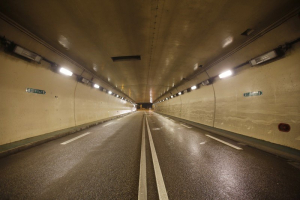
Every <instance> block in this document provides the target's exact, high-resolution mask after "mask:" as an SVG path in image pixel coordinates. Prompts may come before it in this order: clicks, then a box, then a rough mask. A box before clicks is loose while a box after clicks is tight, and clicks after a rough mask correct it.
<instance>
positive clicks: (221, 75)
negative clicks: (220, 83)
mask: <svg viewBox="0 0 300 200" xmlns="http://www.w3.org/2000/svg"><path fill="white" fill-rule="evenodd" d="M231 75H232V71H231V70H227V71H225V72H223V73H221V74H220V75H219V77H220V78H226V77H228V76H231Z"/></svg>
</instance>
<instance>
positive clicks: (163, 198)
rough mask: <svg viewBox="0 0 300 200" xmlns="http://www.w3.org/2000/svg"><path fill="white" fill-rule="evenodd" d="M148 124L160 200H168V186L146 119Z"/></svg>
mask: <svg viewBox="0 0 300 200" xmlns="http://www.w3.org/2000/svg"><path fill="white" fill-rule="evenodd" d="M146 124H147V130H148V137H149V143H150V150H151V155H152V161H153V167H154V174H155V179H156V185H157V191H158V196H159V199H160V200H168V199H169V198H168V193H167V190H166V186H165V183H164V179H163V176H162V173H161V169H160V166H159V162H158V158H157V154H156V150H155V146H154V142H153V139H152V135H151V131H150V128H149V124H148V119H147V117H146Z"/></svg>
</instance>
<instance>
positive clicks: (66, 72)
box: [59, 67, 73, 76]
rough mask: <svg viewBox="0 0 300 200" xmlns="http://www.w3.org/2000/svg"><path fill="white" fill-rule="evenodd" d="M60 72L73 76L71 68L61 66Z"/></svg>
mask: <svg viewBox="0 0 300 200" xmlns="http://www.w3.org/2000/svg"><path fill="white" fill-rule="evenodd" d="M59 72H60V73H62V74H64V75H66V76H72V75H73V72H71V71H70V70H67V69H66V68H63V67H61V68H60V69H59Z"/></svg>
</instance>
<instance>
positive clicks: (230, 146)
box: [205, 134, 243, 150]
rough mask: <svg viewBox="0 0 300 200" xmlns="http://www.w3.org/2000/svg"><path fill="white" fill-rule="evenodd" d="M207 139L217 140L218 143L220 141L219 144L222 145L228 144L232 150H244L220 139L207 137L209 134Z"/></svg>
mask: <svg viewBox="0 0 300 200" xmlns="http://www.w3.org/2000/svg"><path fill="white" fill-rule="evenodd" d="M205 135H206V136H207V137H210V138H211V139H214V140H217V141H219V142H221V143H223V144H226V145H228V146H230V147H232V148H235V149H237V150H243V149H242V148H240V147H237V146H234V145H233V144H230V143H228V142H225V141H223V140H220V139H218V138H215V137H213V136H211V135H207V134H205Z"/></svg>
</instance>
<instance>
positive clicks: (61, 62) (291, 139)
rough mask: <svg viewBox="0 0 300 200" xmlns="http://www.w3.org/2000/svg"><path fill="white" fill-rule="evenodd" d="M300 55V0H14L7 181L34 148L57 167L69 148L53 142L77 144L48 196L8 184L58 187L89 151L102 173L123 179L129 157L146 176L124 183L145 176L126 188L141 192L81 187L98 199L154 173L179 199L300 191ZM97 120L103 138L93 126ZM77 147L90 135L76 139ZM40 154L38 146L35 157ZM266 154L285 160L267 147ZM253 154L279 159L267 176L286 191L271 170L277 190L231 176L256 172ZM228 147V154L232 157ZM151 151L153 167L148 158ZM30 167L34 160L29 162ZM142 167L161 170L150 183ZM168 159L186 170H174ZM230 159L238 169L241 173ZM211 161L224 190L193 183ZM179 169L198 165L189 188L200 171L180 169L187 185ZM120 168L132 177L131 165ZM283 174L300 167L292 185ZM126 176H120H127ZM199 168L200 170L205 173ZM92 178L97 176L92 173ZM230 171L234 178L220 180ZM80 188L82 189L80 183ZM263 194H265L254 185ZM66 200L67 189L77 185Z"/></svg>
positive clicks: (4, 162) (9, 8)
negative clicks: (115, 172) (39, 190)
mask: <svg viewBox="0 0 300 200" xmlns="http://www.w3.org/2000/svg"><path fill="white" fill-rule="evenodd" d="M299 63H300V2H299V1H297V0H285V1H282V0H276V1H272V2H270V1H267V0H253V1H248V2H245V1H237V0H233V1H226V0H224V1H205V0H200V1H193V0H187V1H178V2H175V1H172V0H146V1H137V0H129V1H117V0H104V1H92V0H88V1H68V0H62V1H56V0H55V1H36V0H28V1H26V2H25V1H9V0H2V1H0V65H1V66H0V93H1V94H0V95H1V96H0V111H1V115H0V169H3V173H1V172H0V179H1V178H3V180H6V181H8V183H10V184H13V183H15V182H17V180H18V179H17V178H15V177H14V176H13V175H9V176H8V175H6V174H7V173H9V170H8V169H7V167H8V166H10V165H9V163H10V162H11V163H14V164H15V168H16V169H17V166H22V164H23V163H22V162H21V161H22V157H21V155H22V154H24V156H25V157H26V158H28V160H30V159H32V162H33V163H39V162H38V160H39V159H41V160H42V159H48V162H53V163H55V164H53V165H56V162H59V161H58V160H55V161H53V160H51V158H50V157H51V156H49V154H47V153H46V151H47V150H48V151H49V152H53V153H54V154H53V155H55V156H53V157H56V159H58V157H59V155H60V154H59V153H58V152H56V151H60V152H61V153H62V152H63V149H61V150H59V149H57V148H53V149H52V147H50V144H51V145H56V143H55V142H57V144H60V146H63V147H62V148H66V152H68V153H69V155H70V157H67V158H66V157H62V158H61V159H67V160H69V161H70V163H73V164H74V165H73V164H70V165H68V166H67V164H66V166H62V165H63V164H60V165H59V166H60V169H62V172H61V173H63V171H64V170H65V174H59V173H58V172H56V171H55V169H54V168H55V167H54V168H51V169H50V171H51V170H53V174H55V176H56V178H55V177H47V178H49V180H48V179H47V184H48V183H50V182H51V181H52V179H53V180H55V181H57V177H67V178H65V179H62V180H61V182H60V181H58V183H57V184H54V183H53V184H52V182H51V184H52V185H51V187H53V188H50V189H49V188H47V187H48V186H49V185H47V184H46V183H43V184H45V185H44V186H45V188H46V189H47V191H48V190H49V191H48V192H47V193H45V194H47V195H44V196H43V195H42V193H41V194H38V195H37V196H34V193H35V192H36V191H37V190H34V191H33V190H31V189H30V188H29V189H28V191H31V194H30V195H27V194H26V195H27V196H26V195H25V193H26V192H25V193H22V192H21V193H22V195H23V194H24V195H25V196H22V195H21V193H20V192H19V191H17V190H14V189H9V190H7V192H5V190H6V189H5V188H6V187H7V185H5V184H4V183H0V196H3V197H4V199H5V198H6V199H10V198H11V199H19V198H25V199H27V198H28V199H30V198H33V199H34V198H50V197H53V198H57V196H55V195H56V194H55V191H58V190H60V189H59V188H60V187H59V186H60V185H66V184H68V180H75V179H76V178H74V177H76V176H77V175H76V173H75V172H74V171H72V172H71V171H68V170H66V169H67V168H68V167H70V166H72V170H73V169H76V170H77V171H81V168H80V167H83V168H84V167H85V165H83V164H82V163H83V161H86V162H87V163H89V162H90V164H91V166H93V165H94V164H95V163H96V161H97V162H99V163H100V161H101V163H102V162H103V159H104V163H105V162H106V161H107V166H106V164H104V166H103V167H101V170H102V171H101V170H100V171H101V172H103V173H104V174H106V175H107V179H106V178H105V180H104V181H107V180H110V179H111V178H112V177H114V175H112V174H113V173H112V172H109V171H107V170H108V169H114V168H116V169H118V170H120V171H122V170H121V169H119V168H120V166H125V165H126V167H125V168H126V169H127V170H128V171H130V170H132V171H139V170H140V171H139V172H138V173H137V174H138V175H139V176H129V179H130V181H129V182H130V183H129V182H128V185H126V188H127V186H128V188H132V187H133V188H134V187H135V189H136V185H137V184H138V183H139V184H140V185H139V187H138V188H139V190H133V189H132V191H131V189H128V191H129V190H130V191H131V192H128V193H126V189H124V188H123V189H118V191H119V190H120V193H118V192H116V190H112V189H109V188H106V187H104V186H103V185H101V186H100V188H106V189H105V192H103V191H101V192H99V191H96V190H93V192H91V195H92V196H89V194H88V189H87V190H86V191H87V193H84V192H83V193H82V194H80V195H82V196H80V195H79V196H80V197H82V198H85V197H90V198H94V199H99V196H97V195H99V194H102V192H103V195H104V196H105V198H108V199H109V198H115V199H118V198H120V199H127V198H128V199H136V198H138V199H145V198H147V191H146V190H145V188H143V187H142V186H143V185H144V186H145V185H146V188H147V185H148V188H149V191H151V192H148V198H149V199H158V198H159V199H167V198H168V195H169V198H170V199H176V195H178V199H204V198H208V199H209V198H211V199H215V198H216V199H218V198H219V199H220V198H225V199H228V198H232V199H235V198H236V199H242V198H249V199H257V198H258V199H260V198H262V199H263V198H265V197H268V195H270V196H272V195H274V196H273V197H274V198H275V199H276V195H278V196H277V197H280V198H285V199H288V198H291V199H297V198H298V197H299V198H300V193H299V191H300V188H299V187H298V186H297V184H295V183H299V184H298V185H300V179H299V177H300V174H299V166H300V164H299V162H300V76H299V75H300V66H299V65H300V64H299ZM96 132H97V133H99V136H98V137H100V138H97V137H96V136H94V135H93V134H94V133H96ZM104 132H105V133H104ZM151 132H152V134H151ZM80 134H82V135H80ZM72 136H74V138H73V139H74V140H73V139H72ZM75 136H76V137H75ZM127 136H128V138H127ZM77 137H78V138H77ZM89 137H91V140H89V141H86V144H85V145H86V146H90V147H93V148H94V149H93V151H91V152H90V151H88V153H87V151H82V152H81V151H79V150H78V152H77V150H76V151H75V152H77V154H78V157H76V155H75V154H73V153H71V150H70V149H68V148H69V147H68V146H69V143H70V144H73V141H74V142H75V143H76V142H77V141H81V139H82V140H85V139H84V138H89ZM92 137H93V138H92ZM64 138H68V139H70V140H71V141H69V140H67V139H64ZM80 138H81V139H80ZM60 140H62V141H60ZM213 140H215V141H218V142H220V140H221V143H222V144H223V145H228V144H231V147H232V146H233V148H234V147H236V149H235V150H238V151H240V152H242V151H243V153H241V154H237V153H236V152H235V151H233V150H232V151H227V150H226V149H225V150H223V149H221V147H219V146H218V145H217V144H213V145H216V146H213V145H211V146H209V145H210V144H208V143H209V142H208V141H213ZM58 141H60V142H61V143H59V142H58ZM96 141H98V143H96ZM130 141H132V145H130V144H131V142H130ZM222 141H223V142H222ZM64 142H66V143H65V144H64ZM233 143H234V144H235V145H232V144H233ZM109 144H111V145H112V146H110V145H109ZM175 144H176V145H175ZM47 145H48V146H47ZM76 145H77V144H76ZM85 145H84V146H85ZM172 145H173V146H172ZM117 146H118V148H114V147H117ZM207 146H208V147H207ZM229 146H230V145H229ZM209 147H210V148H209ZM74 148H76V149H80V148H83V147H82V146H80V145H79V144H78V146H75V147H74ZM97 148H99V149H97ZM122 148H123V149H122ZM143 148H145V152H144V154H145V155H144V154H143V150H142V149H143ZM155 148H157V149H156V150H157V152H156V151H155ZM201 148H203V149H201ZM106 149H109V150H110V151H109V153H107V154H105V153H103V151H105V152H106ZM153 149H154V150H153ZM210 151H211V152H210ZM30 152H31V153H30ZM38 152H40V155H35V154H39V153H38ZM95 152H99V154H96V153H95ZM112 152H114V153H116V154H113V153H112ZM117 152H118V154H117ZM150 152H151V153H150ZM153 152H156V153H157V156H155V155H156V153H153ZM172 152H173V153H174V155H172ZM214 152H215V153H216V154H218V155H215V154H214ZM266 152H268V153H270V155H271V156H275V157H276V158H270V157H268V156H267V155H268V154H267V153H266ZM265 153H266V154H265ZM62 154H63V153H62ZM123 154H124V155H123ZM41 155H43V156H42V157H43V158H42V157H41ZM71 155H72V156H74V158H73V157H72V156H71ZM100 155H101V156H100ZM121 155H123V157H122V156H121ZM134 155H135V157H134ZM143 155H144V156H143ZM230 155H232V158H231V157H230ZM13 156H15V157H16V158H14V157H13ZM27 156H28V157H27ZM30 156H31V157H30ZM33 156H35V157H33ZM93 156H94V157H95V163H93V161H92V157H93ZM110 156H111V157H112V158H111V160H110ZM114 156H115V157H114ZM140 156H141V157H140ZM126 157H128V160H126V159H125V158H126ZM149 158H152V159H150V160H147V159H149ZM199 158H203V159H206V161H207V162H208V163H211V164H213V165H214V167H213V168H212V171H209V170H208V169H207V168H209V167H208V166H207V167H203V166H202V164H203V162H202V161H200V160H198V159H199ZM225 158H226V159H225ZM246 158H247V159H248V160H252V159H253V163H256V164H257V165H258V166H261V168H262V169H264V170H267V169H268V168H270V166H272V165H273V164H274V165H276V167H275V168H276V170H277V171H276V170H275V172H274V173H275V174H276V175H278V177H277V176H275V175H274V174H272V173H269V172H267V173H266V174H268V175H270V176H273V175H274V177H273V178H272V181H274V184H276V185H277V184H280V183H277V182H280V181H282V183H285V184H286V186H285V187H284V189H283V190H284V191H285V192H283V193H282V194H277V193H274V194H271V193H272V192H274V191H276V190H278V188H277V189H276V187H275V186H274V187H271V186H267V182H268V178H267V177H264V176H262V180H261V184H262V185H263V186H264V187H265V188H266V191H267V192H266V193H263V192H259V191H258V189H257V188H252V187H250V189H249V188H247V189H243V188H242V186H245V185H240V187H239V189H240V190H239V191H244V192H237V193H234V192H233V189H232V188H234V187H237V183H238V182H239V181H241V182H242V181H243V180H244V181H245V183H247V184H254V182H251V179H250V178H247V177H246V174H247V172H246V170H245V169H246V168H247V167H245V165H247V164H246V163H247V162H248V161H246V160H243V159H246ZM277 158H278V160H276V159H277ZM90 159H91V160H90ZM217 159H220V160H222V166H223V168H222V167H221V164H220V167H219V166H218V163H217V162H216V160H217ZM231 159H232V160H231ZM113 160H118V162H117V161H113ZM162 160H165V161H162ZM238 160H243V161H238ZM142 161H145V163H146V164H142ZM158 161H159V162H158ZM263 161H264V162H263ZM24 162H26V161H24ZM45 162H46V161H45ZM149 162H150V163H152V162H153V166H152V164H151V165H150V167H149ZM75 163H76V164H75ZM155 163H161V166H160V167H159V164H158V167H157V166H156V164H155ZM170 163H171V164H170ZM200 163H201V164H200ZM243 163H244V164H243ZM249 163H251V161H249ZM283 163H285V164H287V165H284V164H283ZM197 164H198V165H197ZM40 165H41V166H42V163H40ZM57 165H58V164H57ZM81 165H82V166H81ZM194 165H197V166H198V167H199V168H197V167H195V166H194ZM27 166H29V168H30V163H27ZM143 166H144V167H145V168H146V167H147V170H150V171H147V173H148V175H149V174H152V177H151V175H150V176H149V178H148V179H147V181H148V182H146V183H142V182H141V179H140V180H139V179H138V178H139V177H146V175H145V174H144V175H143V173H142V167H143ZM170 166H177V168H176V167H174V170H173V171H172V170H170V171H168V169H169V168H172V167H170ZM251 166H252V165H251V164H249V166H248V167H249V171H250V172H251V174H255V175H254V176H255V177H259V176H260V175H259V173H261V174H263V173H264V172H262V171H259V170H258V171H255V170H254V168H253V169H252V168H251ZM287 166H288V167H287ZM193 167H195V168H193ZM202 167H203V168H202ZM231 167H234V168H235V167H236V169H237V171H231ZM243 167H244V168H243ZM289 167H291V168H289ZM31 168H34V166H31ZM88 168H89V170H91V171H93V173H94V175H95V174H96V175H95V177H97V176H100V175H99V174H97V173H98V172H96V170H95V171H94V169H95V168H93V167H88ZM160 168H161V172H160V173H158V172H157V169H160ZM250 168H251V169H250ZM12 169H14V168H12ZM45 169H46V168H43V167H41V168H40V170H41V171H40V172H39V173H41V174H44V172H43V170H45ZM57 169H58V168H57ZM287 169H289V170H287ZM6 170H8V171H6ZM70 170H71V167H70ZM185 170H186V171H185ZM193 170H194V171H193ZM199 170H202V171H205V172H206V173H207V174H208V175H205V177H203V179H204V180H205V181H207V182H206V183H207V185H209V186H208V187H210V188H214V189H213V191H215V193H214V195H212V196H210V195H211V194H210V193H208V192H202V193H201V192H196V191H194V190H193V189H191V188H193V187H195V188H196V187H200V188H202V190H201V191H204V190H205V189H203V188H205V186H203V185H202V184H204V183H202V182H197V181H196V182H197V184H196V183H195V182H193V181H191V180H192V179H193V175H192V174H193V173H197V174H198V171H199ZM213 170H216V171H213ZM238 170H240V171H238ZM158 171H159V170H158ZM279 171H281V172H279ZM287 171H291V172H290V174H288V173H287ZM67 172H68V173H67ZM26 173H28V174H26ZM31 173H32V172H29V171H28V172H26V171H25V170H24V172H23V174H22V173H21V174H22V175H24V176H29V177H31V175H30V174H31ZM126 173H127V172H126ZM128 173H129V172H128ZM157 173H158V175H157ZM176 173H186V177H187V178H190V179H188V180H190V181H191V185H192V186H191V188H189V189H186V190H187V191H189V192H187V193H184V191H185V189H184V188H185V186H184V183H185V182H184V181H188V180H184V178H179V179H178V180H181V179H182V182H179V183H178V185H180V187H182V190H181V189H178V188H176V186H175V185H174V182H176V181H175V180H176V178H178V175H176ZM189 173H190V174H189ZM211 173H217V174H220V176H218V177H214V176H213V175H212V174H211ZM235 173H236V174H235ZM82 174H85V172H83V171H82ZM91 174H92V173H91ZM224 174H225V175H224ZM236 175H241V176H242V177H244V178H240V179H239V178H236ZM41 176H42V175H41ZM85 176H86V177H88V176H90V175H89V174H88V173H87V174H85ZM203 176H204V175H203ZM249 176H250V175H249ZM7 177H8V178H7ZM21 177H22V176H21ZM119 177H121V178H120V180H123V179H124V180H125V179H126V176H125V175H124V177H123V175H120V176H119ZM162 177H164V178H162ZM226 177H227V178H226ZM276 177H277V178H278V179H276ZM282 177H288V178H291V177H294V178H292V179H293V181H294V183H289V182H288V181H287V180H286V179H285V178H282ZM33 178H34V177H33ZM114 178H115V179H116V180H119V179H118V176H117V175H116V177H114ZM122 178H123V179H122ZM197 178H198V179H201V178H202V175H201V173H200V174H199V175H197ZM264 178H265V179H264ZM50 179H51V180H50ZM164 179H165V181H164ZM209 179H211V182H210V181H209ZM221 179H222V180H221ZM87 180H88V179H87ZM89 180H91V182H93V181H92V180H93V178H91V177H90V179H89ZM18 181H20V180H18ZM138 181H140V182H138ZM143 181H145V180H144V179H143ZM160 181H162V182H160ZM227 181H228V182H227ZM230 181H232V183H229V182H230ZM275 182H276V183H275ZM93 183H94V182H93ZM133 183H134V184H135V185H134V184H133ZM186 183H188V182H186ZM194 183H195V184H194ZM223 183H224V184H226V189H220V190H217V189H216V188H218V187H220V185H222V184H223ZM234 183H236V184H235V185H234ZM131 184H132V186H131ZM141 184H142V185H141ZM193 184H194V185H193ZM108 185H110V184H108ZM108 185H107V186H108ZM116 185H117V184H116ZM159 185H160V186H165V188H164V187H162V188H159V187H158V186H159ZM204 185H205V184H204ZM22 187H23V186H22ZM24 187H25V186H24ZM26 187H27V186H26ZM32 187H35V189H36V188H38V187H39V186H32ZM49 187H50V186H49ZM70 187H72V188H73V189H74V188H76V189H74V191H76V190H77V189H78V188H77V185H72V184H70ZM78 187H79V186H78ZM112 187H114V186H113V184H112V185H111V188H112ZM116 187H117V186H116ZM245 187H246V186H245ZM278 187H279V186H278ZM168 188H169V189H168ZM46 189H45V191H46ZM143 189H144V191H143ZM248 189H249V191H248ZM111 190H112V191H111ZM70 191H71V190H70ZM133 191H134V192H133ZM179 191H181V192H179ZM246 191H247V192H249V193H247V192H246ZM122 192H123V193H122ZM251 192H252V193H253V194H257V195H258V196H255V195H253V196H251V195H250V193H251ZM125 193H126V195H127V196H126V195H125ZM150 193H151V194H150ZM177 193H178V194H177ZM288 193H289V195H288ZM19 194H20V196H18V195H19ZM110 194H112V196H109V195H110ZM143 194H144V195H145V194H146V197H145V196H143ZM193 194H195V196H193ZM93 195H95V196H93ZM106 195H108V196H106ZM114 195H116V196H114ZM118 195H119V196H118ZM122 195H124V196H122ZM149 195H150V196H149ZM70 196H71V197H73V196H72V195H70ZM125 196H126V197H125ZM123 197H124V198H123ZM256 197H257V198H256ZM63 198H68V197H67V194H65V196H63ZM0 199H1V197H0Z"/></svg>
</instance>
